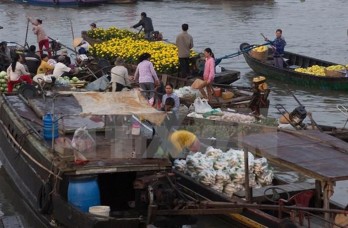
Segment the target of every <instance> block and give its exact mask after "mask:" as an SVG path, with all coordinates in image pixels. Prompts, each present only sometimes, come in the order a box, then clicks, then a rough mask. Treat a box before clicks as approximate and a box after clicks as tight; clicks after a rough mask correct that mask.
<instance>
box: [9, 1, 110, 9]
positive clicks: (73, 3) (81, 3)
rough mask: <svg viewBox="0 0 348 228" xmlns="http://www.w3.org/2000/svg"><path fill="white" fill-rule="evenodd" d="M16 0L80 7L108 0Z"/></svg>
mask: <svg viewBox="0 0 348 228" xmlns="http://www.w3.org/2000/svg"><path fill="white" fill-rule="evenodd" d="M16 2H19V3H26V4H29V5H38V6H59V7H80V6H95V5H99V4H102V3H105V2H106V0H16Z"/></svg>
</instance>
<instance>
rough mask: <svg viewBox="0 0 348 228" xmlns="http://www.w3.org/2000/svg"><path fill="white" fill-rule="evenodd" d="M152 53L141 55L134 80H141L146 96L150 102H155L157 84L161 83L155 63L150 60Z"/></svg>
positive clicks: (140, 84)
mask: <svg viewBox="0 0 348 228" xmlns="http://www.w3.org/2000/svg"><path fill="white" fill-rule="evenodd" d="M150 58H151V55H150V54H149V53H144V54H142V55H140V57H139V64H138V66H137V69H136V70H135V74H134V77H135V78H134V80H135V81H139V86H140V88H141V89H142V90H144V91H147V92H145V97H146V98H147V99H148V100H149V103H150V104H151V103H152V104H153V102H154V97H155V93H154V90H155V85H158V84H159V80H158V77H157V74H156V71H155V69H154V67H153V64H152V63H151V62H150Z"/></svg>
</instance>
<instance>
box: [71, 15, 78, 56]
mask: <svg viewBox="0 0 348 228" xmlns="http://www.w3.org/2000/svg"><path fill="white" fill-rule="evenodd" d="M69 21H70V29H71V35H72V38H73V40H75V35H74V28H73V25H72V21H71V19H69ZM74 51H75V55H76V56H77V51H76V47H74Z"/></svg>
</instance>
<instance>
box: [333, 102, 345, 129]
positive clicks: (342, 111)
mask: <svg viewBox="0 0 348 228" xmlns="http://www.w3.org/2000/svg"><path fill="white" fill-rule="evenodd" d="M336 108H337V110H338V111H340V112H341V113H343V115H345V116H347V117H348V108H347V107H346V106H344V105H341V104H338V105H336ZM347 122H348V118H347V120H346V122H345V123H344V126H343V128H345V127H346V125H347Z"/></svg>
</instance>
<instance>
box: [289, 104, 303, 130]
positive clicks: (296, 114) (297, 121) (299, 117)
mask: <svg viewBox="0 0 348 228" xmlns="http://www.w3.org/2000/svg"><path fill="white" fill-rule="evenodd" d="M306 117H307V111H306V109H305V106H303V105H300V106H298V107H296V108H295V109H294V110H293V111H292V112H291V113H290V115H289V118H290V120H291V122H292V124H293V125H295V126H302V122H303V120H304V119H306Z"/></svg>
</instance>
